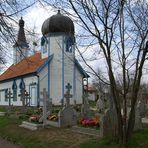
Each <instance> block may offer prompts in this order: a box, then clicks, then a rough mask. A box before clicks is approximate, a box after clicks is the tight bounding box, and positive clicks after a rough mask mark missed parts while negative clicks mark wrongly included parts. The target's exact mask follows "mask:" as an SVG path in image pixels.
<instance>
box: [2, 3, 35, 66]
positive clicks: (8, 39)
mask: <svg viewBox="0 0 148 148" xmlns="http://www.w3.org/2000/svg"><path fill="white" fill-rule="evenodd" d="M35 3H36V0H31V1H30V2H26V3H25V2H24V1H22V0H20V1H16V0H9V1H8V0H2V1H0V52H1V54H2V53H5V52H7V53H11V51H12V49H11V48H10V49H7V45H8V44H10V45H11V46H13V45H14V44H15V42H16V38H15V34H16V25H17V23H18V21H16V18H17V17H18V16H20V15H22V14H23V12H24V11H25V10H26V9H28V8H30V7H31V6H33V5H34V4H35ZM10 57H11V56H10ZM0 62H1V63H2V64H3V63H4V62H6V58H5V57H3V58H2V57H1V58H0Z"/></svg>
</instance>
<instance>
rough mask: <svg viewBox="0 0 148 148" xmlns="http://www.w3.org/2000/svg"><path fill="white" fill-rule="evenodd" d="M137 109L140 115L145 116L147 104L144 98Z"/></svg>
mask: <svg viewBox="0 0 148 148" xmlns="http://www.w3.org/2000/svg"><path fill="white" fill-rule="evenodd" d="M137 107H138V108H139V112H140V115H141V116H143V115H144V111H145V102H144V100H143V99H142V98H141V100H139V101H138V105H137Z"/></svg>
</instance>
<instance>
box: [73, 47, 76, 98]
mask: <svg viewBox="0 0 148 148" xmlns="http://www.w3.org/2000/svg"><path fill="white" fill-rule="evenodd" d="M73 57H74V59H75V47H73ZM73 95H74V99H76V68H75V64H73Z"/></svg>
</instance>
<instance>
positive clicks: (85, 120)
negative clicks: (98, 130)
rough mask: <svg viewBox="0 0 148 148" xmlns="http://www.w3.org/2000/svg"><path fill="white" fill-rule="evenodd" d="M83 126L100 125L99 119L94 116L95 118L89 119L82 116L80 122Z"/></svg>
mask: <svg viewBox="0 0 148 148" xmlns="http://www.w3.org/2000/svg"><path fill="white" fill-rule="evenodd" d="M79 123H80V124H81V125H82V126H88V127H89V126H90V127H94V126H95V127H99V125H100V124H99V120H98V119H96V118H94V119H88V118H81V119H80V122H79Z"/></svg>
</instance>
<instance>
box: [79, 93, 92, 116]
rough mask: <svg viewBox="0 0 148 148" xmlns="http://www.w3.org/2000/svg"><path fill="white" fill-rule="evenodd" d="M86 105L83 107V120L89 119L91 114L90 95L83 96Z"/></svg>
mask: <svg viewBox="0 0 148 148" xmlns="http://www.w3.org/2000/svg"><path fill="white" fill-rule="evenodd" d="M83 100H84V103H83V104H82V106H81V116H82V117H83V118H88V117H89V113H90V107H89V103H88V93H85V94H84V96H83Z"/></svg>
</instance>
